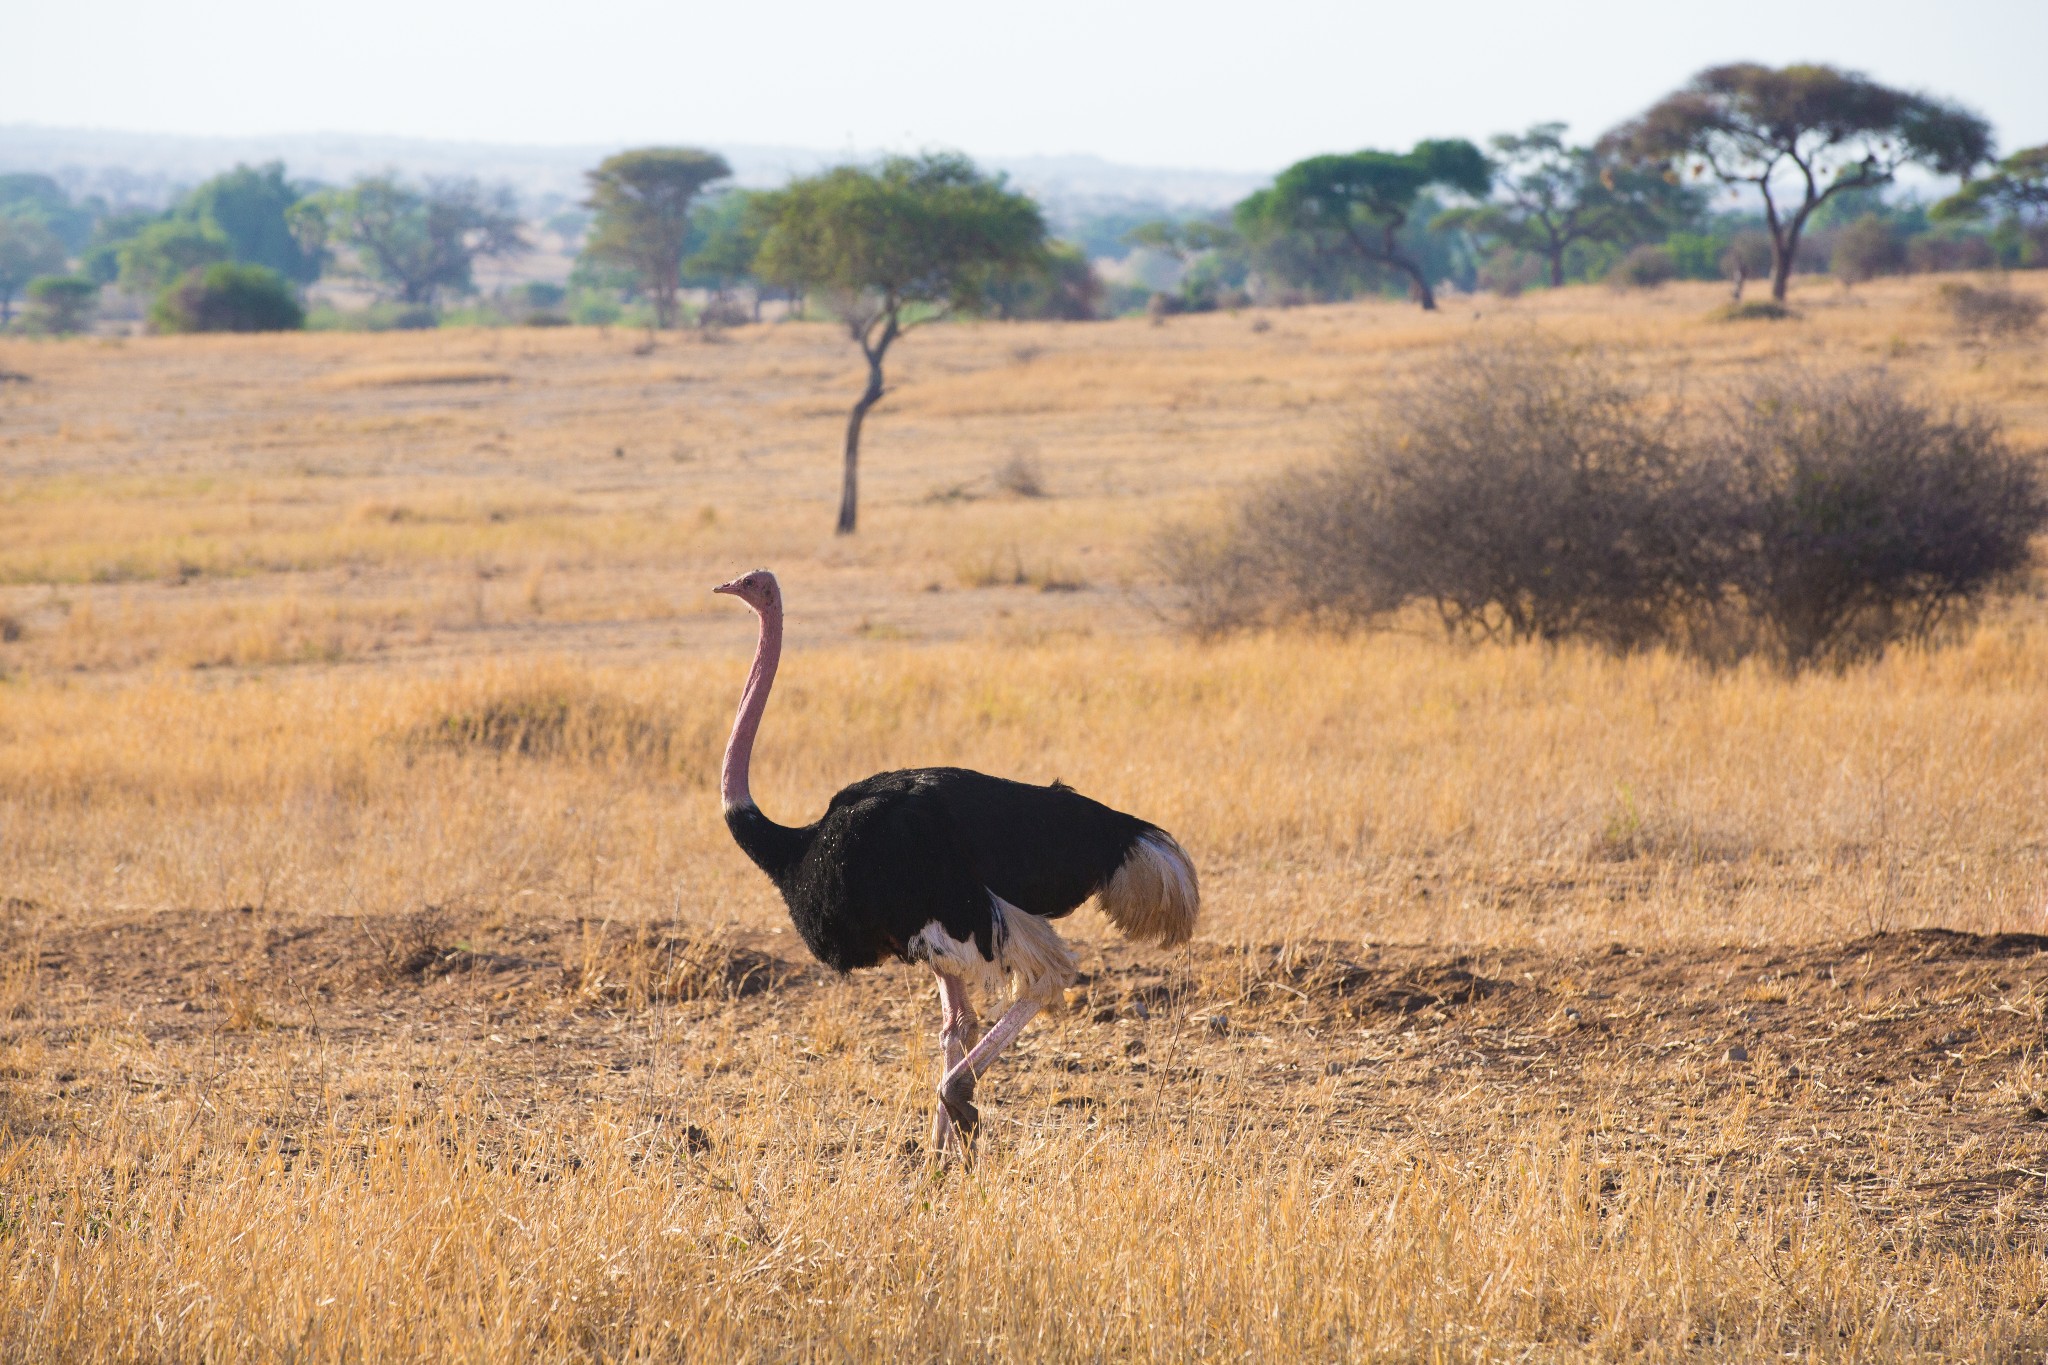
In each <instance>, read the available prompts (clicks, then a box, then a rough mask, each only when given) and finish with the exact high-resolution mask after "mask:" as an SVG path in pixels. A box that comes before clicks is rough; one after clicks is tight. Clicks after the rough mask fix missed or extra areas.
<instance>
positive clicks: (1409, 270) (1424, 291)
mask: <svg viewBox="0 0 2048 1365" xmlns="http://www.w3.org/2000/svg"><path fill="white" fill-rule="evenodd" d="M1396 226H1398V225H1397V224H1394V223H1389V224H1387V226H1386V227H1385V229H1384V231H1385V233H1386V242H1387V249H1386V258H1387V264H1389V265H1391V266H1393V267H1395V268H1396V269H1397V270H1400V271H1402V272H1404V273H1405V274H1406V275H1407V276H1408V278H1409V280H1410V281H1411V282H1413V284H1414V286H1415V297H1416V300H1417V301H1418V302H1420V303H1421V304H1422V311H1423V312H1425V313H1434V312H1435V311H1436V294H1435V293H1434V292H1433V291H1432V290H1431V289H1430V287H1429V281H1428V280H1427V279H1425V278H1423V274H1422V267H1421V266H1419V265H1417V264H1415V262H1413V261H1411V260H1409V259H1408V258H1407V257H1406V256H1404V255H1402V254H1401V249H1400V248H1399V247H1397V246H1395V245H1394V229H1395V227H1396Z"/></svg>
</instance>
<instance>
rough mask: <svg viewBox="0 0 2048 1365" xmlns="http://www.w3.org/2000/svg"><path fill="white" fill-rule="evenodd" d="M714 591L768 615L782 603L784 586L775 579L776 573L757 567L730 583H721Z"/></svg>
mask: <svg viewBox="0 0 2048 1365" xmlns="http://www.w3.org/2000/svg"><path fill="white" fill-rule="evenodd" d="M711 591H713V592H722V593H725V594H726V595H728V596H730V597H737V598H739V599H740V601H742V602H744V603H746V604H747V605H748V606H750V607H752V608H753V609H754V610H755V611H758V612H760V613H762V614H763V615H766V614H767V613H769V612H771V611H774V610H775V609H776V608H778V607H780V606H781V605H782V588H781V586H780V585H779V584H777V583H776V581H775V575H774V574H772V573H769V572H768V571H767V570H766V569H756V570H754V571H753V572H752V573H749V574H741V575H740V576H739V577H738V578H735V579H734V580H733V581H732V582H730V583H720V584H719V585H718V586H717V587H715V588H713V589H712V590H711Z"/></svg>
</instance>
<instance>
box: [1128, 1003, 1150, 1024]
mask: <svg viewBox="0 0 2048 1365" xmlns="http://www.w3.org/2000/svg"><path fill="white" fill-rule="evenodd" d="M1131 1013H1132V1014H1135V1015H1137V1016H1138V1017H1139V1018H1140V1019H1150V1018H1151V1017H1152V1011H1151V1010H1149V1009H1146V1008H1145V1002H1144V1001H1142V1000H1134V1001H1132V1002H1131Z"/></svg>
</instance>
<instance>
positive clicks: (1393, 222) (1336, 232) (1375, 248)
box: [1236, 138, 1493, 311]
mask: <svg viewBox="0 0 2048 1365" xmlns="http://www.w3.org/2000/svg"><path fill="white" fill-rule="evenodd" d="M1492 183H1493V168H1492V166H1490V165H1489V164H1488V163H1487V160H1486V158H1485V156H1483V155H1482V154H1481V153H1480V151H1479V149H1478V148H1477V147H1475V146H1473V145H1472V144H1471V143H1469V142H1467V141H1465V140H1464V139H1462V138H1454V139H1450V140H1446V141H1429V142H1418V143H1416V144H1415V147H1414V149H1413V150H1411V151H1408V152H1404V153H1397V152H1374V151H1363V152H1349V153H1344V154H1340V155H1332V156H1312V157H1310V158H1309V159H1308V160H1306V161H1297V162H1295V163H1294V164H1293V165H1292V166H1289V167H1288V168H1287V169H1286V170H1284V171H1282V172H1280V174H1279V176H1278V177H1277V178H1276V179H1275V180H1274V181H1273V184H1272V187H1271V188H1269V189H1263V190H1259V191H1257V192H1256V193H1254V194H1252V195H1251V196H1250V197H1249V198H1247V199H1246V200H1245V201H1244V202H1243V203H1241V204H1239V205H1238V206H1237V211H1236V217H1237V224H1238V226H1239V227H1240V228H1241V229H1242V230H1243V231H1244V233H1245V235H1246V236H1247V237H1249V238H1252V239H1253V240H1254V241H1257V240H1260V239H1264V238H1270V237H1273V236H1276V235H1281V234H1285V233H1289V232H1301V233H1306V234H1308V235H1310V236H1311V237H1314V238H1318V239H1323V240H1326V241H1328V242H1330V243H1333V244H1335V245H1336V246H1338V247H1339V249H1341V250H1344V251H1347V252H1348V253H1349V254H1351V255H1353V256H1355V257H1356V258H1358V259H1359V260H1361V261H1364V262H1366V263H1368V264H1371V265H1378V266H1385V267H1388V268H1390V269H1393V270H1398V271H1400V272H1401V273H1402V274H1404V275H1406V276H1407V277H1408V280H1409V285H1410V288H1411V290H1412V292H1413V293H1414V295H1415V297H1416V299H1417V300H1418V301H1419V302H1420V303H1421V304H1422V307H1423V309H1424V310H1425V311H1433V310H1434V309H1435V308H1436V294H1435V293H1434V292H1433V291H1432V290H1431V289H1430V287H1429V278H1428V276H1427V275H1426V274H1425V273H1424V271H1423V269H1422V267H1421V266H1420V265H1419V264H1418V263H1417V262H1416V261H1415V259H1414V257H1412V256H1410V255H1409V254H1408V253H1407V252H1405V251H1403V250H1402V249H1401V246H1400V243H1399V242H1398V241H1397V240H1396V236H1397V234H1398V233H1399V232H1400V231H1401V229H1402V228H1403V227H1405V226H1407V224H1408V217H1409V215H1410V214H1411V213H1413V212H1414V210H1415V201H1416V199H1417V198H1418V197H1419V196H1420V195H1421V194H1422V192H1423V191H1424V190H1426V189H1428V188H1429V187H1430V186H1432V185H1441V186H1443V187H1445V188H1446V189H1451V190H1456V191H1458V192H1459V193H1461V194H1469V195H1471V196H1472V197H1474V198H1479V197H1481V196H1483V195H1484V194H1485V193H1486V192H1487V190H1488V189H1489V188H1490V187H1491V186H1492Z"/></svg>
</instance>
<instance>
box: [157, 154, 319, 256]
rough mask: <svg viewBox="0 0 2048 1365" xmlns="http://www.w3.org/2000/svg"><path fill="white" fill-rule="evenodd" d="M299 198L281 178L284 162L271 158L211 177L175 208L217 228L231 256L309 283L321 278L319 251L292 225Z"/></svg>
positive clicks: (184, 216) (183, 215)
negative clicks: (304, 239) (300, 237)
mask: <svg viewBox="0 0 2048 1365" xmlns="http://www.w3.org/2000/svg"><path fill="white" fill-rule="evenodd" d="M302 197H303V195H302V194H301V193H300V191H299V189H298V188H297V187H296V186H294V185H292V184H291V182H289V181H288V180H286V179H285V176H284V163H283V162H279V161H272V162H269V163H268V164H266V165H262V166H237V167H235V169H233V170H231V171H228V172H225V173H224V174H221V175H217V176H215V177H214V178H213V179H211V180H208V181H206V182H205V183H204V184H202V185H200V186H199V187H198V188H196V189H194V190H193V191H192V192H191V193H190V194H188V195H186V196H185V197H184V199H183V200H181V201H180V202H179V204H178V207H177V210H176V213H177V216H178V217H179V218H182V219H185V220H186V221H188V222H193V223H197V224H200V225H202V226H204V227H207V228H210V229H212V230H213V231H214V232H217V233H219V234H220V236H221V237H222V238H224V239H225V240H226V242H227V244H228V252H229V255H230V256H231V257H232V258H233V259H234V260H237V261H240V262H242V263H243V264H245V265H260V266H267V267H268V268H270V269H272V270H275V271H276V272H277V273H278V274H280V275H282V276H284V277H285V278H286V279H288V280H295V281H297V282H298V283H300V284H311V283H312V282H313V281H314V280H317V279H319V278H320V264H321V262H320V255H319V253H318V252H315V251H308V250H307V249H306V246H305V244H304V243H302V242H301V241H300V240H299V239H298V237H297V236H295V235H294V234H293V232H292V227H291V211H292V208H293V206H294V205H296V204H297V203H298V202H299V200H300V199H301V198H302Z"/></svg>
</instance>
